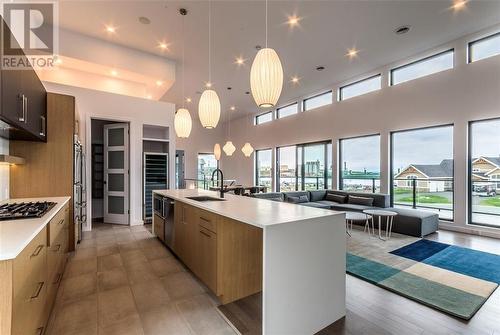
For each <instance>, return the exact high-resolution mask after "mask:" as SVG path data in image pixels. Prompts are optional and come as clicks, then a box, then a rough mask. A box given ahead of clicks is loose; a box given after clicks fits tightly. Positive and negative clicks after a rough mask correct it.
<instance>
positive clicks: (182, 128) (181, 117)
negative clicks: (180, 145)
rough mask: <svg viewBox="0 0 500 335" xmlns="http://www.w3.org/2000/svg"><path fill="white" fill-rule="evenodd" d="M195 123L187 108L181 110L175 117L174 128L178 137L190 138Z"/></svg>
mask: <svg viewBox="0 0 500 335" xmlns="http://www.w3.org/2000/svg"><path fill="white" fill-rule="evenodd" d="M192 126H193V123H192V121H191V114H189V111H188V110H187V109H186V108H179V109H178V110H177V113H175V117H174V128H175V133H176V134H177V137H180V138H188V137H189V134H191V128H192Z"/></svg>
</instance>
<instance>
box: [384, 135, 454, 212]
mask: <svg viewBox="0 0 500 335" xmlns="http://www.w3.org/2000/svg"><path fill="white" fill-rule="evenodd" d="M391 145H392V151H391V155H392V160H391V166H392V181H393V183H392V189H391V195H392V199H393V203H394V206H396V207H408V208H418V209H422V210H427V211H431V212H435V213H438V214H439V217H440V218H441V219H445V220H452V219H453V126H440V127H432V128H423V129H415V130H407V131H400V132H394V133H392V136H391Z"/></svg>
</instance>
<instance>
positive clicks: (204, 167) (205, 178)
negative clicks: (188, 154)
mask: <svg viewBox="0 0 500 335" xmlns="http://www.w3.org/2000/svg"><path fill="white" fill-rule="evenodd" d="M218 166H219V162H218V161H217V160H216V159H215V155H214V154H209V153H200V154H198V176H197V179H198V181H197V185H198V188H202V189H208V187H209V185H211V183H212V173H213V172H214V170H215V169H217V168H218Z"/></svg>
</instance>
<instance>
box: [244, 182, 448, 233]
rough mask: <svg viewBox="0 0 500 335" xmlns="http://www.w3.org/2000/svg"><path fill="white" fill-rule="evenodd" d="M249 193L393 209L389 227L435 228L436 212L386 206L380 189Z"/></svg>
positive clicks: (328, 205) (329, 205) (330, 205)
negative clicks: (392, 219)
mask: <svg viewBox="0 0 500 335" xmlns="http://www.w3.org/2000/svg"><path fill="white" fill-rule="evenodd" d="M251 196H252V197H255V198H259V199H267V200H272V201H283V202H289V203H293V204H297V205H301V206H308V207H315V208H324V209H333V210H336V211H344V212H347V211H349V212H362V211H363V210H365V209H387V210H391V211H394V212H397V213H398V215H397V216H396V217H395V218H394V222H393V228H392V231H393V232H395V233H400V234H404V235H410V236H416V237H423V236H425V235H428V234H432V233H434V232H436V231H437V230H438V225H439V216H438V215H437V214H435V213H432V212H427V211H421V210H415V209H406V208H394V207H390V196H389V195H388V194H381V193H357V192H346V191H340V190H317V191H295V192H272V193H256V194H252V195H251Z"/></svg>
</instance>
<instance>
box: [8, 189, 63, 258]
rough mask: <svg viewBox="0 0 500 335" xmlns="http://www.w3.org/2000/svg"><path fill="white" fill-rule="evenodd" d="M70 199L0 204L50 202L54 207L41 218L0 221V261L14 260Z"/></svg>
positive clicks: (28, 199)
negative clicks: (53, 203)
mask: <svg viewBox="0 0 500 335" xmlns="http://www.w3.org/2000/svg"><path fill="white" fill-rule="evenodd" d="M69 199H71V198H70V197H47V198H25V199H9V200H5V201H2V202H1V203H0V204H5V203H13V202H28V201H50V202H55V203H56V205H55V206H54V207H52V209H51V210H50V211H48V212H47V213H45V215H44V216H42V217H41V218H34V219H18V220H7V221H0V261H5V260H9V259H14V258H16V257H17V255H19V254H20V253H21V251H23V249H24V248H26V246H27V245H28V244H29V243H30V242H31V240H33V238H35V237H36V235H37V234H38V233H39V232H40V231H42V229H43V228H44V227H45V226H46V225H47V224H48V223H49V222H50V220H51V219H52V218H53V217H54V216H55V215H56V214H57V212H59V211H60V210H61V208H62V207H63V206H64V205H65V204H66V203H67V202H68V201H69Z"/></svg>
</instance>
